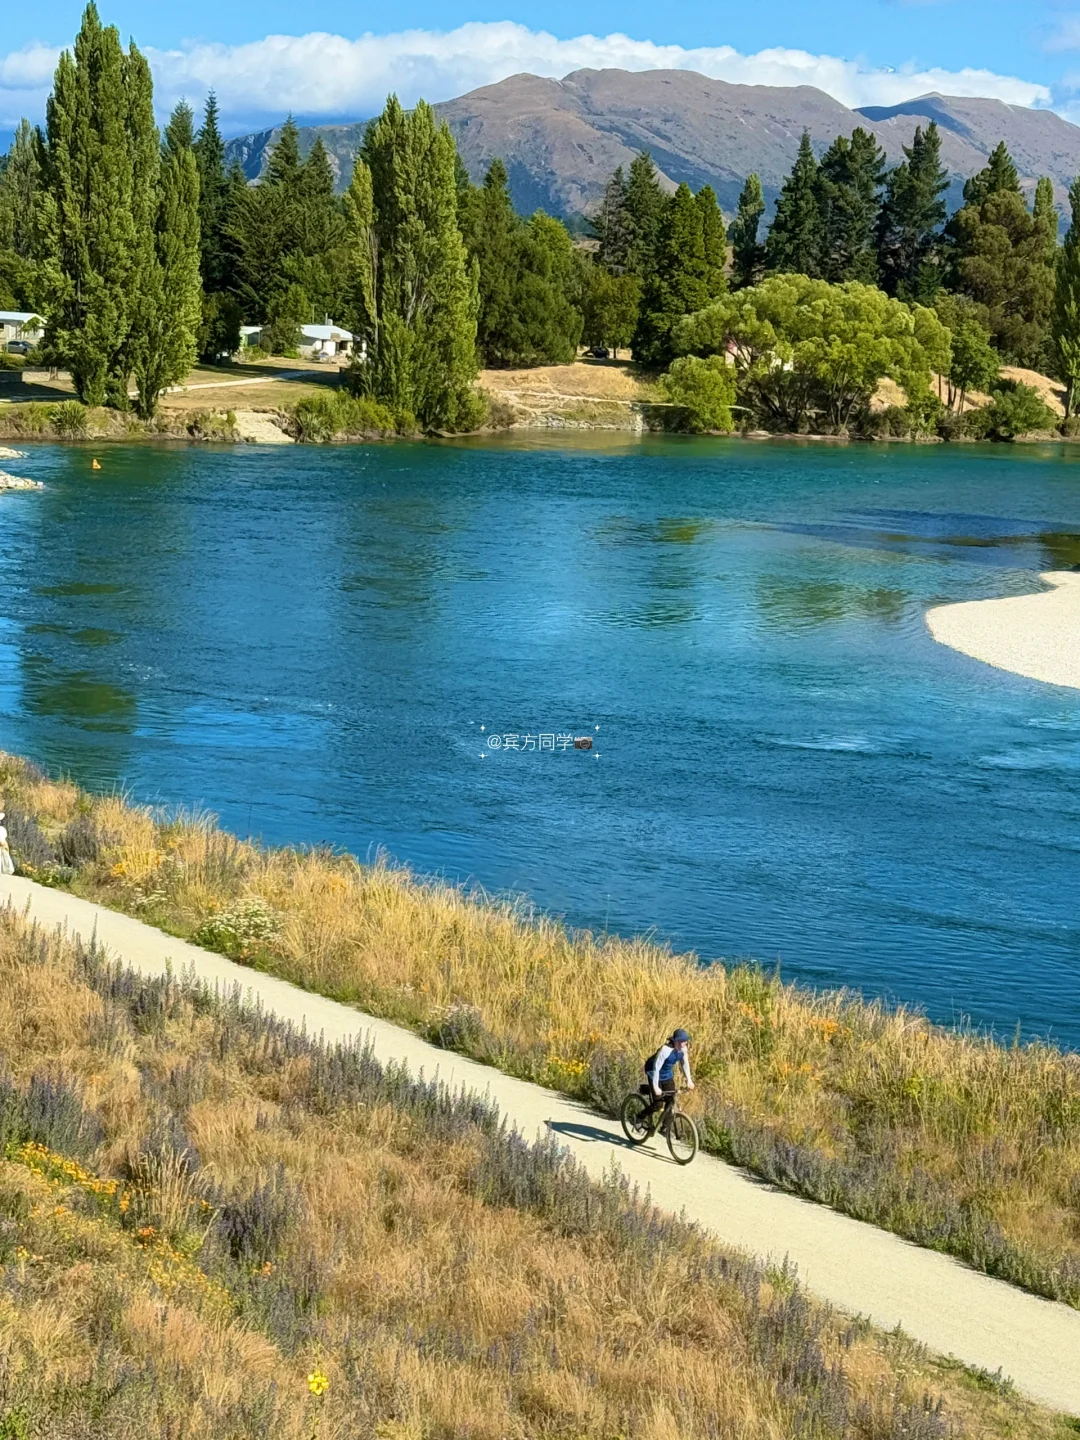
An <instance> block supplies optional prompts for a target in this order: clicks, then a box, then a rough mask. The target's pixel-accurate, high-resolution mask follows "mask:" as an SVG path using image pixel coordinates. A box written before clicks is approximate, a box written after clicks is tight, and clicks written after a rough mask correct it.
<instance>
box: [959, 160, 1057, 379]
mask: <svg viewBox="0 0 1080 1440" xmlns="http://www.w3.org/2000/svg"><path fill="white" fill-rule="evenodd" d="M964 198H965V203H964V205H963V207H962V208H961V209H960V210H958V211H957V212H956V214H955V215H954V216H953V217H952V219H951V220H950V221H949V224H948V226H947V229H946V233H947V235H948V238H949V241H950V250H949V270H948V279H949V285H950V288H951V289H953V290H954V291H956V292H957V293H958V294H960V295H966V296H968V297H969V299H971V300H973V301H974V302H975V304H976V306H978V307H979V320H980V322H981V323H982V324H983V325H985V326H986V328H987V329H988V330H989V331H990V334H991V336H992V337H993V341H994V344H995V346H996V347H997V349H998V351H999V352H1000V354H1001V355H1002V357H1003V359H1005V360H1006V361H1007V362H1011V363H1012V364H1016V365H1027V366H1032V367H1036V366H1038V365H1039V364H1040V363H1042V360H1043V355H1044V347H1045V345H1046V343H1047V340H1048V338H1049V327H1050V317H1051V311H1052V309H1053V303H1054V272H1053V268H1052V265H1051V263H1050V243H1051V239H1052V233H1053V232H1052V231H1050V229H1049V220H1048V217H1047V215H1046V213H1045V201H1044V205H1043V213H1042V215H1036V214H1032V213H1031V212H1030V211H1029V210H1028V208H1027V206H1026V205H1025V203H1024V197H1023V194H1022V193H1021V190H1020V183H1019V180H1018V178H1017V173H1016V166H1015V165H1014V164H1013V162H1012V159H1011V157H1010V155H1009V152H1008V150H1007V149H1006V148H1005V146H1004V145H999V146H998V147H997V149H996V150H995V151H994V153H993V154H992V155H991V157H990V160H989V163H988V164H987V166H986V168H985V169H983V170H980V171H979V173H978V174H977V175H973V176H972V177H971V179H970V180H969V181H968V182H967V184H966V185H965V186H964Z"/></svg>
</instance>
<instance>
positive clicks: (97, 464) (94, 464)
mask: <svg viewBox="0 0 1080 1440" xmlns="http://www.w3.org/2000/svg"><path fill="white" fill-rule="evenodd" d="M90 469H91V470H100V469H101V461H100V460H91V461H90Z"/></svg>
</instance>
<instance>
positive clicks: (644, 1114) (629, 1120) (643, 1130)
mask: <svg viewBox="0 0 1080 1440" xmlns="http://www.w3.org/2000/svg"><path fill="white" fill-rule="evenodd" d="M648 1110H649V1102H648V1099H647V1098H646V1097H645V1096H644V1095H640V1094H639V1093H638V1092H637V1091H636V1090H632V1091H631V1092H630V1094H629V1095H627V1097H626V1099H625V1100H624V1101H623V1102H622V1110H621V1111H620V1112H619V1119H620V1120H621V1121H622V1128H623V1134H624V1135H625V1136H626V1138H627V1140H629V1141H630V1144H631V1145H641V1144H643V1143H644V1141H646V1140H648V1138H649V1136H650V1135H651V1134H652V1133H653V1127H652V1121H651V1118H650V1117H649V1114H648Z"/></svg>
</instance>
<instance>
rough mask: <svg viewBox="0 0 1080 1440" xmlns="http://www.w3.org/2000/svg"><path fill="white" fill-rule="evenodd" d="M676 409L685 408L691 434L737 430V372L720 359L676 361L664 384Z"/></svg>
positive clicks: (673, 362) (686, 356) (690, 356)
mask: <svg viewBox="0 0 1080 1440" xmlns="http://www.w3.org/2000/svg"><path fill="white" fill-rule="evenodd" d="M661 385H662V386H663V389H664V393H665V394H666V395H667V398H668V399H669V400H670V401H671V403H672V404H673V405H679V406H681V407H682V411H683V419H684V422H685V425H686V428H687V429H688V430H692V431H696V432H700V431H702V430H733V429H734V428H735V422H734V421H733V420H732V418H731V406H732V404H733V402H734V400H735V371H734V368H733V367H732V366H730V365H729V364H728V363H727V361H726V360H725V359H724V358H723V357H722V356H720V355H710V356H709V357H708V358H707V359H702V358H701V357H700V356H698V355H684V356H682V357H681V358H680V359H678V360H674V361H672V364H671V368H670V369H669V370H668V372H667V374H666V375H665V376H664V377H663V379H662V380H661Z"/></svg>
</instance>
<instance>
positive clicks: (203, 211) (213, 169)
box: [195, 90, 229, 294]
mask: <svg viewBox="0 0 1080 1440" xmlns="http://www.w3.org/2000/svg"><path fill="white" fill-rule="evenodd" d="M195 160H196V162H197V164H198V167H199V251H200V262H199V263H200V269H201V272H202V282H203V289H204V290H206V292H207V293H208V294H217V293H218V292H219V291H221V290H224V289H226V288H227V285H228V281H229V274H228V257H227V253H226V246H225V236H224V227H225V213H226V197H227V194H228V188H229V182H228V178H227V177H226V174H225V142H224V140H223V139H222V138H221V131H220V130H219V129H218V105H217V96H216V95H215V94H214V92H213V91H212V90H211V91H210V94H209V95H208V96H207V97H206V109H205V111H204V113H203V123H202V126H201V128H200V130H199V133H198V136H197V137H196V139H195Z"/></svg>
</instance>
